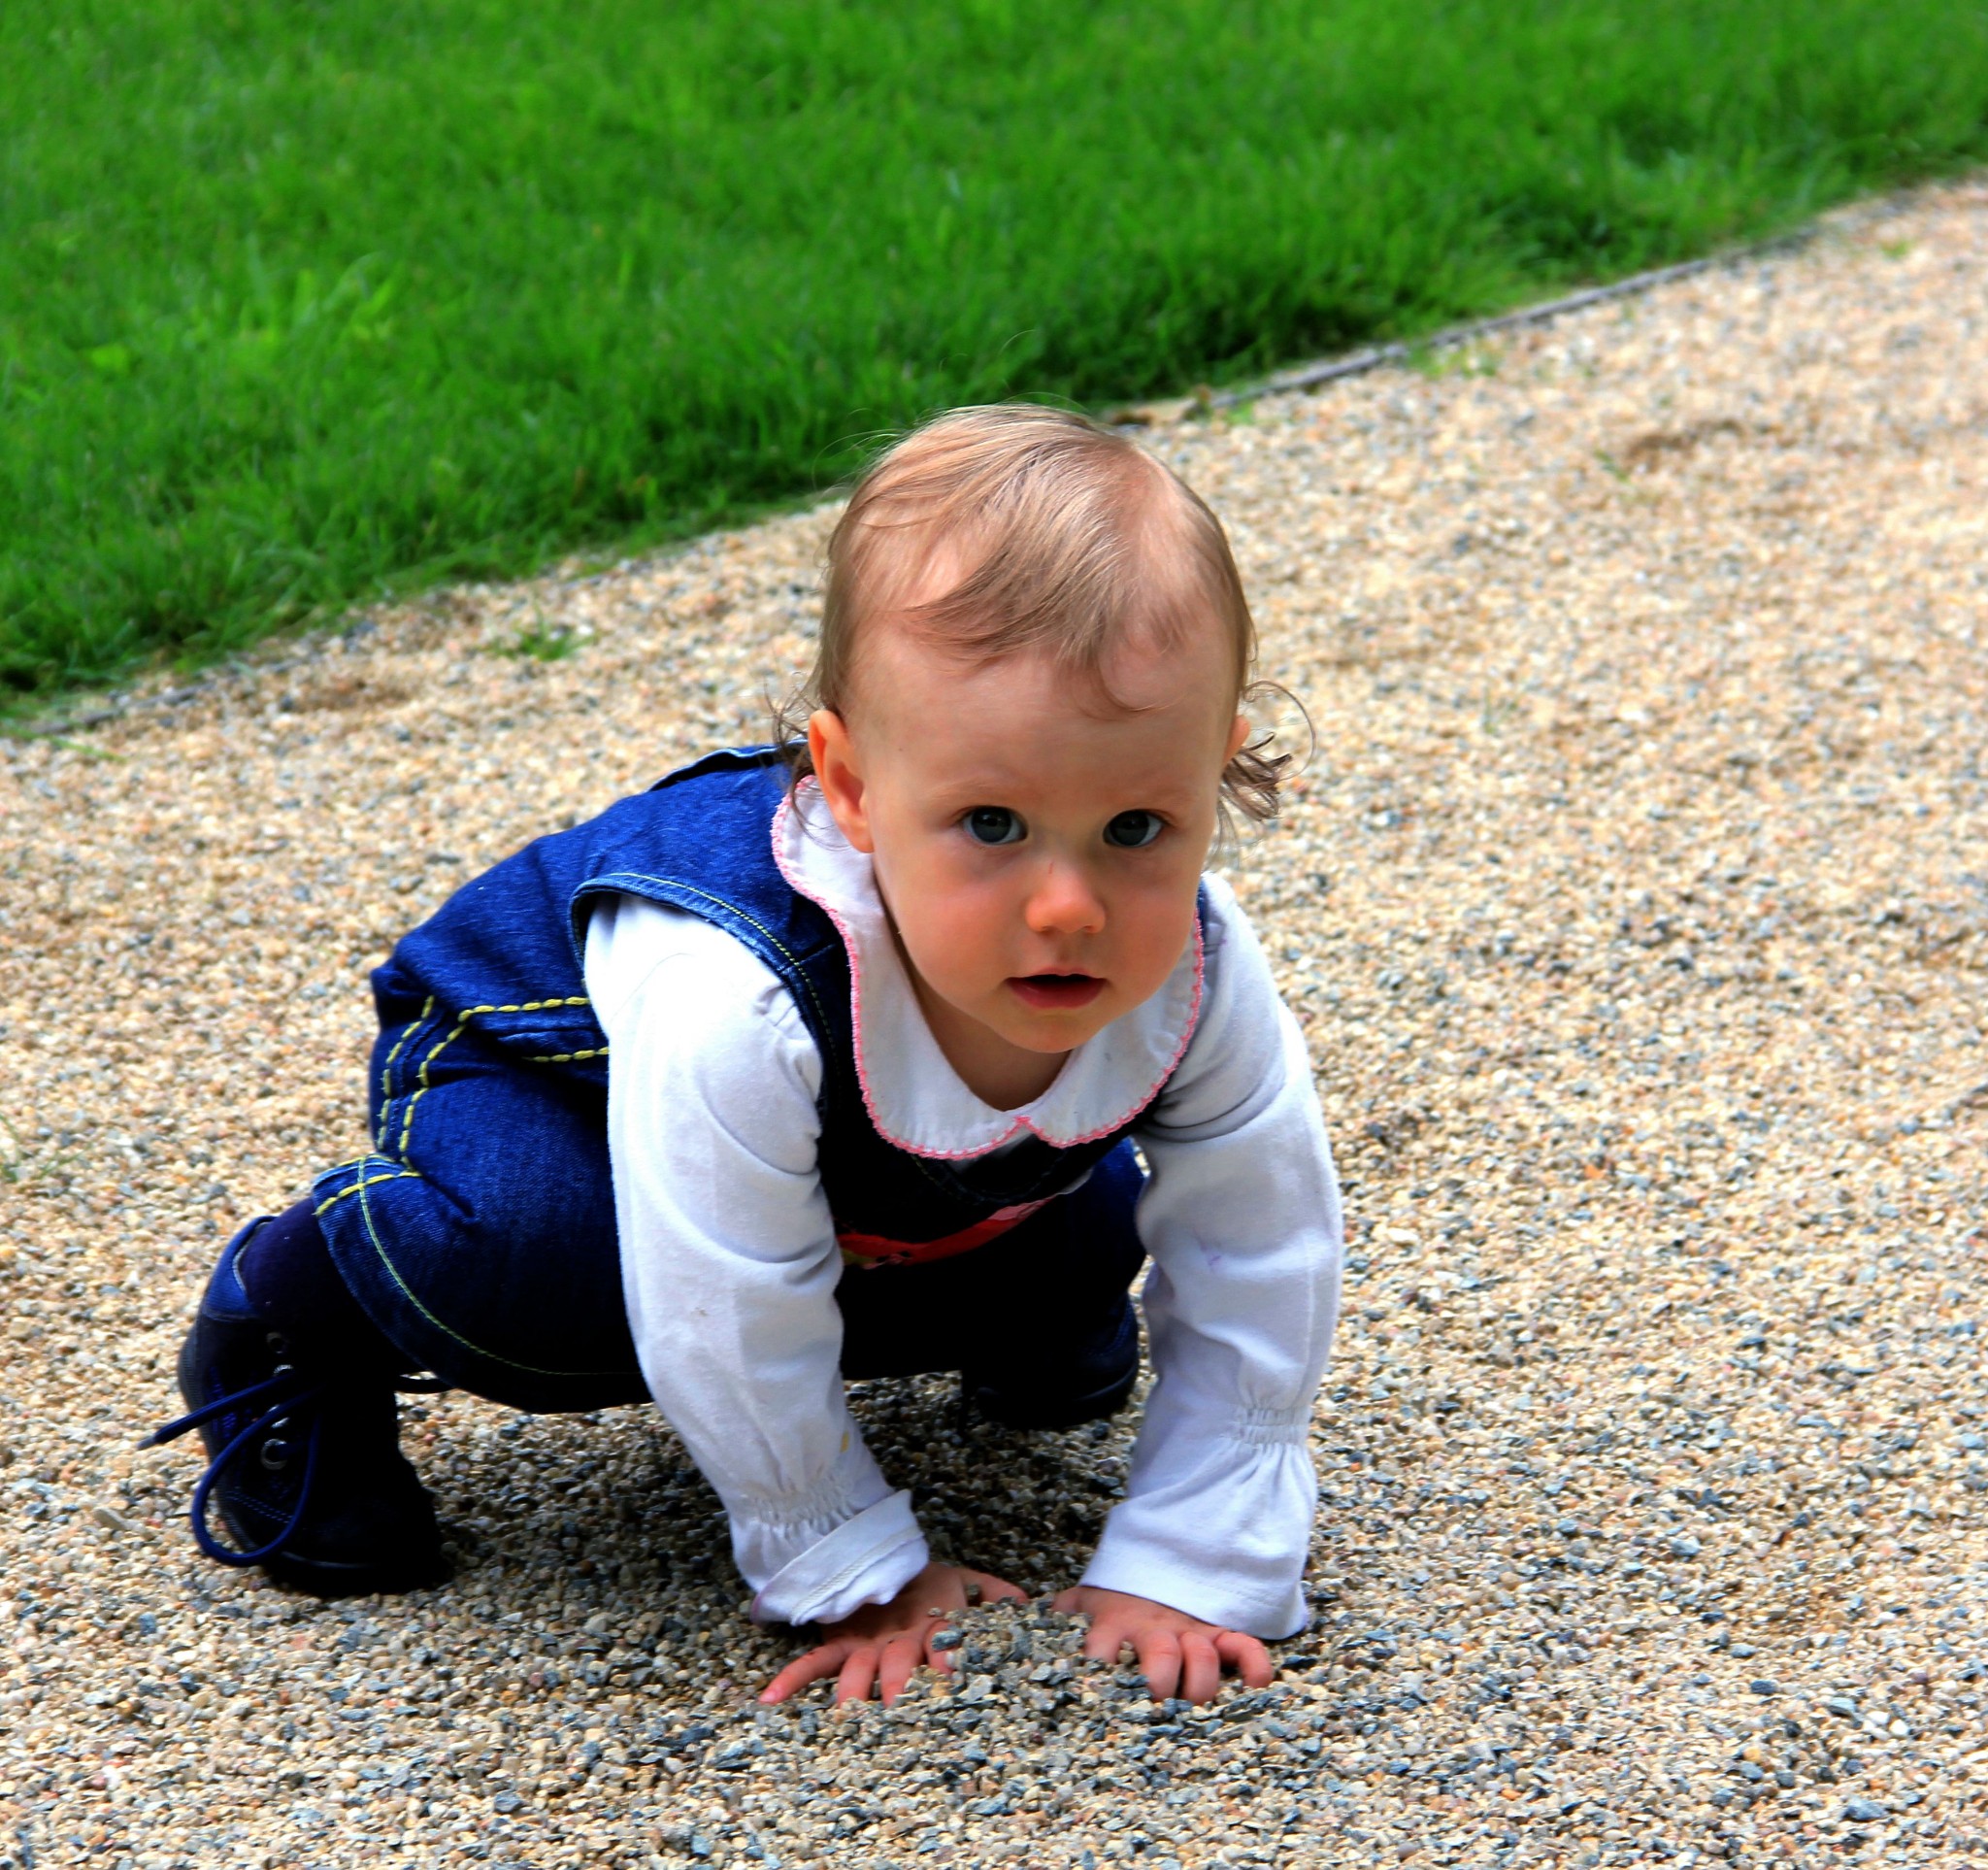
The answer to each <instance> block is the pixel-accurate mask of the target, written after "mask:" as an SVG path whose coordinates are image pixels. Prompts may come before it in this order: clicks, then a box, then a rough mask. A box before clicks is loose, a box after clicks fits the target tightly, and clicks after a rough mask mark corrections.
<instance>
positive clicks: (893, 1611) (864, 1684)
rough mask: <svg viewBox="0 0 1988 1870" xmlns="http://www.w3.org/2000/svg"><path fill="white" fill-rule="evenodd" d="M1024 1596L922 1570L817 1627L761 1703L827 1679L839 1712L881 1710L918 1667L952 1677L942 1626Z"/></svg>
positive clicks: (961, 1575)
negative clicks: (817, 1636)
mask: <svg viewBox="0 0 1988 1870" xmlns="http://www.w3.org/2000/svg"><path fill="white" fill-rule="evenodd" d="M1027 1596H1028V1592H1026V1591H1025V1590H1021V1589H1018V1588H1017V1587H1016V1586H1013V1585H1011V1584H1010V1583H1009V1582H1008V1580H1007V1579H1005V1578H996V1577H995V1576H993V1574H992V1573H991V1572H984V1571H972V1570H969V1569H968V1568H967V1567H966V1566H965V1565H940V1564H931V1565H927V1566H926V1567H925V1569H924V1570H923V1571H921V1572H920V1573H919V1574H918V1575H917V1576H916V1577H915V1578H913V1579H912V1580H911V1583H910V1584H909V1585H907V1586H905V1587H904V1589H903V1590H901V1591H899V1592H898V1594H897V1595H896V1596H895V1597H893V1598H892V1599H891V1600H890V1602H889V1603H887V1604H865V1605H864V1606H863V1607H862V1608H861V1609H860V1610H858V1611H856V1612H854V1613H853V1614H852V1615H851V1616H848V1617H845V1618H844V1619H843V1620H842V1621H841V1622H840V1623H824V1624H822V1625H821V1634H822V1636H823V1637H824V1638H825V1639H826V1641H824V1642H821V1643H819V1644H817V1645H816V1646H815V1647H814V1648H813V1649H812V1650H810V1651H809V1652H808V1653H807V1654H806V1655H801V1656H796V1657H795V1658H794V1660H793V1661H791V1662H789V1663H788V1664H787V1666H786V1667H785V1668H783V1669H782V1670H781V1671H780V1672H779V1674H778V1675H777V1676H775V1677H774V1679H773V1680H772V1681H771V1682H769V1683H768V1684H767V1685H766V1687H765V1689H764V1690H763V1691H762V1692H761V1694H760V1697H759V1698H760V1700H762V1701H784V1700H785V1699H786V1698H787V1697H788V1696H789V1695H790V1694H792V1693H793V1692H794V1691H795V1689H797V1688H805V1687H806V1686H808V1684H809V1683H811V1682H819V1681H820V1680H821V1678H822V1677H823V1676H825V1675H832V1676H834V1677H835V1678H836V1685H835V1698H836V1703H837V1705H838V1706H840V1705H841V1704H842V1703H843V1702H845V1701H867V1700H869V1699H870V1691H871V1689H872V1688H873V1687H874V1688H875V1689H877V1691H878V1693H880V1694H881V1695H882V1697H883V1705H884V1706H885V1707H886V1708H887V1707H889V1706H890V1704H891V1703H892V1702H893V1701H895V1700H896V1699H897V1698H898V1696H899V1695H900V1694H902V1693H903V1692H904V1686H905V1684H906V1683H907V1682H909V1681H910V1680H911V1677H912V1676H913V1675H915V1674H916V1673H917V1668H918V1664H919V1663H920V1662H929V1663H931V1664H932V1666H933V1667H934V1668H935V1669H938V1670H941V1671H942V1672H949V1671H950V1670H951V1668H952V1657H951V1656H950V1654H948V1653H947V1652H945V1651H944V1650H935V1649H934V1648H933V1647H932V1639H933V1638H934V1637H935V1636H937V1635H938V1634H939V1632H940V1631H941V1630H943V1629H944V1628H945V1627H946V1620H947V1619H948V1618H950V1617H952V1616H953V1615H954V1614H955V1613H956V1612H959V1611H963V1610H965V1609H966V1607H967V1606H968V1604H970V1603H973V1602H976V1601H980V1602H985V1603H992V1604H998V1603H1002V1602H1014V1603H1019V1602H1021V1601H1022V1600H1023V1599H1024V1598H1026V1597H1027ZM1265 1680H1266V1681H1268V1680H1269V1678H1268V1677H1266V1678H1265Z"/></svg>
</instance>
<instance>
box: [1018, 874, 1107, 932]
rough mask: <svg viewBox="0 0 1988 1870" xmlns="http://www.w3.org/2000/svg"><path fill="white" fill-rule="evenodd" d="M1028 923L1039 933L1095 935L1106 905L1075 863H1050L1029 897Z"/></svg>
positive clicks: (1102, 920)
mask: <svg viewBox="0 0 1988 1870" xmlns="http://www.w3.org/2000/svg"><path fill="white" fill-rule="evenodd" d="M1028 923H1029V927H1030V928H1031V929H1033V930H1034V931H1035V932H1036V933H1037V934H1039V935H1050V934H1054V935H1095V934H1096V933H1097V932H1098V931H1099V930H1100V929H1102V928H1103V927H1104V925H1105V905H1104V902H1103V900H1102V899H1101V898H1100V897H1099V895H1098V892H1097V891H1096V890H1095V889H1094V888H1092V887H1091V885H1090V880H1089V879H1088V878H1087V877H1085V876H1084V874H1083V872H1082V871H1081V870H1080V869H1078V868H1077V866H1076V865H1074V864H1051V865H1049V866H1048V867H1047V869H1046V870H1045V871H1044V874H1043V876H1042V878H1041V879H1040V881H1039V882H1038V883H1037V885H1036V887H1035V889H1034V891H1033V892H1032V893H1031V895H1030V897H1029V905H1028Z"/></svg>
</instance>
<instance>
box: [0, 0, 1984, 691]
mask: <svg viewBox="0 0 1988 1870" xmlns="http://www.w3.org/2000/svg"><path fill="white" fill-rule="evenodd" d="M1984 157H1988V9H1984V7H1983V6H1982V5H1981V4H1979V3H1978V0H1976V3H1975V4H1967V5H1960V4H1954V3H1953V0H1894V3H1893V4H1876V0H1805V4H1803V5H1800V6H1798V5H1795V4H1792V3H1791V0H1668V3H1667V0H1556V3H1548V0H1535V3H1533V4H1528V3H1527V0H1495V4H1465V3H1461V0H1459V3H1457V4H1443V3H1442V0H1311V3H1310V4H1290V3H1278V0H1260V3H1258V4H1250V3H1249V0H1145V3H1144V4H1143V5H1141V6H1139V7H1125V8H1122V9H1120V8H1107V7H1083V6H1080V5H1077V6H1073V5H1072V4H1070V0H1056V3H1055V4H1051V3H1050V0H899V4H896V5H890V6H883V5H872V6H869V7H865V8H855V7H849V6H840V5H834V4H829V3H828V0H676V4H674V5H662V4H658V0H571V3H570V4H566V5H539V6H531V5H526V4H523V0H508V3H505V4H499V3H498V0H233V3H232V4H230V3H228V0H149V4H148V3H147V0H124V4H122V5H118V6H112V5H109V4H105V0H63V4H61V5H59V6H58V5H54V4H51V3H50V0H18V3H17V4H16V5H13V6H9V7H6V8H0V699H4V697H5V695H6V694H7V693H9V692H11V693H13V694H14V696H15V697H16V699H17V702H18V701H19V700H20V699H22V698H26V697H31V696H33V695H35V694H37V693H46V692H47V691H49V690H50V689H52V688H54V687H57V686H60V685H64V684H71V683H76V682H81V681H90V680H99V679H102V678H104V677H106V676H109V675H112V674H115V673H116V671H118V670H119V669H120V668H122V667H125V666H127V665H128V664H129V663H130V662H131V660H132V659H133V658H135V657H140V656H144V655H148V654H152V653H156V652H159V651H166V652H171V653H175V654H179V655H182V656H188V657H198V656H202V655H210V654H213V653H215V652H218V651H225V650H227V649H230V648H232V647H234V646H237V645H239V644H242V643H245V642H247V641H249V640H251V639H252V638H254V637H256V636H257V635H259V634H261V633H263V632H264V631H266V630H268V629H270V628H271V627H274V626H277V625H280V624H282V623H285V622H289V621H294V620H296V619H298V618H306V617H309V616H312V615H316V614H323V613H325V612H326V611H329V610H332V609H335V608H336V607H338V606H340V605H342V604H345V603H347V602H348V601H350V600H354V599H364V598H367V597H370V596H373V595H375V594H377V593H379V592H381V590H383V589H389V588H404V587H406V586H407V585H408V584H411V583H414V582H418V581H424V580H435V579H440V578H444V577H452V576H462V575H476V576H488V575H493V574H501V573H506V572H514V571H518V570H521V569H524V568H527V567H529V566H531V565H533V564H535V563H538V562H542V561H543V560H544V559H545V558H546V557H547V555H549V554H552V553H556V552H560V551H570V550H573V549H575V548H583V547H594V546H600V547H612V548H619V547H623V546H629V545H636V544H644V543H649V542H653V541H656V540H659V539H662V538H665V537H668V536H670V535H672V534H673V533H680V532H681V531H683V530H685V529H687V528H691V527H695V526H699V525H704V524H707V523H710V522H712V521H713V520H716V519H719V518H724V517H727V516H732V515H737V514H739V513H742V512H746V511H749V510H751V509H752V508H754V507H755V506H757V505H759V504H762V503H765V502H770V501H778V500H780V499H784V498H787V497H790V496H791V495H793V494H794V493H796V492H800V491H805V490H807V489H810V488H813V487H818V486H821V485H824V484H828V483H830V482H832V481H834V480H835V479H836V478H838V477H839V476H841V475H843V474H844V473H845V472H846V470H847V469H848V468H849V467H850V466H851V464H852V463H853V462H854V461H855V460H856V459H857V458H858V457H859V454H860V451H861V450H862V448H863V446H864V444H865V442H866V440H867V439H868V438H870V437H872V436H874V435H875V434H877V433H878V431H880V430H883V429H886V428H888V427H890V426H891V425H894V424H899V423H902V422H905V421H907V420H910V419H912V418H915V417H917V416H918V415H920V414H922V413H924V412H927V411H930V410H932V409H934V408H936V407H940V406H943V405H945V404H949V403H954V402H959V401H965V400H973V399H982V398H989V397H996V396H1003V395H1011V394H1021V395H1043V396H1054V397H1059V398H1070V399H1074V400H1076V401H1078V402H1083V403H1096V402H1100V401H1107V400H1110V399H1115V398H1120V397H1128V396H1137V395H1143V394H1152V393H1160V392H1167V391H1173V390H1176V389H1179V388H1182V387H1184V386H1186V385H1188V384H1193V383H1195V382H1198V381H1204V380H1206V381H1212V382H1224V381H1233V380H1235V379H1237V378H1238V377H1240V376H1243V375H1244V374H1246V373H1249V372H1251V371H1255V370H1258V369H1260V368H1262V367H1264V366H1268V365H1272V364H1276V363H1278V362H1282V361H1287V360H1289V359H1292V358H1295V357H1299V356H1304V355H1309V354H1311V353H1315V352H1319V351H1330V350H1333V349H1336V348H1338V347H1342V346H1345V345H1349V344H1353V343H1355V342H1359V341H1363V340H1366V339H1370V338H1373V337H1376V336H1383V335H1389V336H1391V335H1402V334H1413V333H1415V332H1419V331H1427V330H1429V329H1431V328H1433V327H1434V326H1436V325H1438V324H1441V323H1442V322H1445V321H1447V320H1451V319H1454V318H1457V317H1462V316H1466V315H1469V314H1473V313H1477V312H1482V311H1486V310H1491V309H1496V308H1498V307H1501V306H1505V305H1508V304H1509V303H1511V302H1513V301H1514V300H1517V299H1521V298H1525V297H1528V296H1531V295H1535V294H1538V293H1540V292H1542V291H1545V290H1549V289H1551V288H1553V287H1555V286H1558V285H1561V284H1565V283H1568V282H1571V281H1575V280H1584V279H1590V278H1595V277H1602V276H1607V275H1609V274H1613V273H1621V272H1626V271H1629V270H1632V269H1634V268H1637V267H1640V266H1644V265H1648V264H1652V263H1655V262H1658V261H1662V260H1666V259H1670V258H1673V257H1675V256H1678V255H1682V254H1686V253H1691V252H1696V251H1701V250H1706V249H1707V248H1710V247H1713V246H1715V245H1717V244H1719V243H1722V242H1728V241H1732V240H1735V239H1738V238H1741V237H1744V236H1748V235H1752V234H1757V233H1760V232H1763V231H1766V230H1770V229H1773V228H1778V227H1781V226H1784V225H1787V224H1789V223H1791V222H1793V221H1795V220H1798V219H1799V218H1801V217H1805V216H1807V215H1809V214H1810V213H1812V212H1813V211H1814V210H1816V209H1817V208H1819V207H1821V206H1823V205H1825V204H1827V203H1829V202H1831V201H1835V200H1838V199H1839V198H1841V197H1843V196H1846V195H1848V194H1851V193H1853V192H1855V191H1858V190H1864V189H1869V188H1872V187H1877V186H1881V185H1885V184H1893V183H1896V182H1899V181H1902V180H1905V179H1909V178H1912V177H1917V176H1921V175H1925V174H1928V173H1933V172H1937V171H1938V170H1941V169H1945V168H1949V167H1952V166H1955V165H1958V164H1961V163H1966V162H1972V161H1979V160H1981V159H1983V158H1984ZM549 640H550V639H548V641H549ZM527 652H528V653H539V652H541V651H536V650H528V651H527Z"/></svg>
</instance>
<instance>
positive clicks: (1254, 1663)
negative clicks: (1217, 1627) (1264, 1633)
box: [1215, 1630, 1277, 1688]
mask: <svg viewBox="0 0 1988 1870" xmlns="http://www.w3.org/2000/svg"><path fill="white" fill-rule="evenodd" d="M1215 1653H1216V1654H1217V1655H1219V1656H1220V1657H1221V1658H1222V1660H1223V1661H1224V1662H1226V1663H1227V1664H1228V1665H1229V1667H1230V1668H1232V1669H1234V1670H1235V1671H1236V1673H1237V1674H1238V1675H1240V1676H1241V1677H1242V1678H1243V1686H1245V1687H1250V1688H1267V1687H1269V1686H1270V1685H1271V1684H1272V1683H1273V1682H1275V1681H1276V1674H1277V1669H1276V1663H1275V1662H1273V1661H1272V1660H1271V1659H1270V1652H1269V1651H1268V1650H1267V1649H1265V1648H1264V1647H1263V1645H1262V1644H1261V1643H1259V1642H1258V1641H1257V1640H1256V1638H1255V1637H1253V1636H1244V1635H1243V1632H1242V1631H1241V1630H1222V1631H1219V1632H1218V1633H1217V1634H1216V1636H1215Z"/></svg>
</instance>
